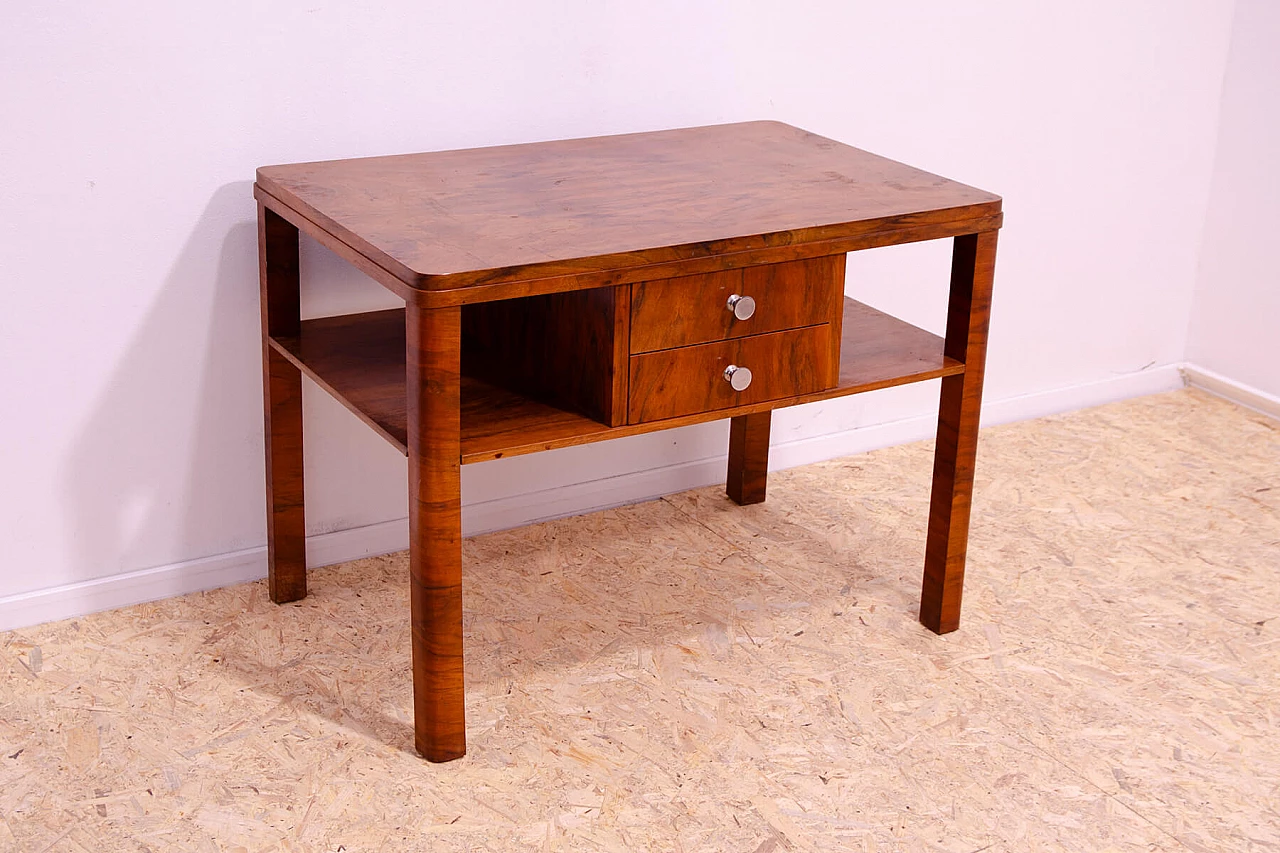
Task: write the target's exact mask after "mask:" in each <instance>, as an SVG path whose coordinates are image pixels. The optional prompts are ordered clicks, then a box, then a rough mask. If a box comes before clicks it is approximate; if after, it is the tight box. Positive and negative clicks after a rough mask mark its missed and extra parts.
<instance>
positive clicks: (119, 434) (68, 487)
mask: <svg viewBox="0 0 1280 853" xmlns="http://www.w3.org/2000/svg"><path fill="white" fill-rule="evenodd" d="M251 187H252V184H251V183H249V182H247V181H242V182H236V183H233V184H228V185H227V186H224V187H222V188H220V189H219V190H218V191H217V192H215V193H214V194H213V197H212V198H211V199H210V200H209V204H208V206H207V207H206V208H205V210H204V212H203V214H202V215H201V216H200V219H199V220H198V222H197V223H196V225H195V228H194V229H193V231H192V233H191V236H190V237H189V238H188V240H187V242H186V244H185V245H184V246H183V248H182V251H181V252H180V253H179V255H178V257H177V259H176V261H175V262H174V265H173V267H172V269H171V271H170V272H169V275H168V276H167V277H166V279H165V281H164V284H163V286H162V288H161V289H160V295H159V297H158V299H157V300H156V302H155V303H154V304H153V305H152V306H151V309H150V310H149V311H148V312H147V313H146V316H145V318H143V320H142V321H141V323H140V324H139V326H138V330H137V332H136V334H135V335H134V338H133V340H132V342H131V343H130V345H129V347H128V350H127V352H126V353H125V354H124V356H123V357H122V358H121V359H120V361H119V363H118V364H117V365H116V369H115V371H114V372H113V373H112V375H111V379H110V381H109V382H108V383H107V384H106V385H105V387H103V388H102V390H101V393H100V397H99V400H98V402H97V405H96V406H95V407H94V408H93V409H92V412H91V414H90V416H89V417H88V419H87V420H86V422H85V424H84V426H83V429H82V430H81V433H80V436H79V438H78V439H77V441H76V443H75V446H74V449H73V451H72V453H71V455H70V457H69V458H68V460H67V462H66V465H65V468H64V469H63V472H62V475H61V494H62V496H63V501H64V504H65V506H66V511H67V513H68V516H69V517H68V519H67V522H68V523H67V527H68V529H70V530H72V531H73V536H74V542H73V545H72V547H71V548H69V549H68V550H69V552H70V553H71V554H72V555H73V559H74V565H73V566H72V568H71V572H72V574H73V577H71V578H69V580H72V581H82V580H88V579H92V578H98V577H103V576H108V575H113V574H118V573H121V572H126V571H133V570H137V569H142V568H147V567H152V566H158V565H162V564H165V563H171V562H175V561H178V560H188V559H192V558H195V557H199V556H204V555H211V554H215V553H225V552H228V551H234V550H239V549H244V548H249V547H252V546H256V545H261V544H262V542H263V541H265V529H264V526H263V524H264V522H263V518H264V512H265V510H264V496H263V489H262V480H263V454H262V378H261V361H260V359H261V355H260V350H259V346H260V345H259V343H258V314H259V309H258V283H257V228H256V224H255V220H254V217H255V215H256V214H255V208H254V201H253V196H252V191H251ZM174 592H177V590H176V589H175V590H174Z"/></svg>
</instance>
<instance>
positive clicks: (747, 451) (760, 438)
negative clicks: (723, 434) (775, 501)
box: [725, 412, 773, 506]
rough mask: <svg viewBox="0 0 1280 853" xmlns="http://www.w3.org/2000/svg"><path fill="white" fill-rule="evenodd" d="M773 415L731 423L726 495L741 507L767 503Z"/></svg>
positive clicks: (746, 418) (735, 419)
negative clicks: (770, 430) (766, 484)
mask: <svg viewBox="0 0 1280 853" xmlns="http://www.w3.org/2000/svg"><path fill="white" fill-rule="evenodd" d="M772 415H773V412H757V413H755V414H751V415H738V416H737V417H735V418H730V419H729V477H728V482H727V485H726V487H725V491H727V492H728V493H729V497H730V498H731V499H732V500H733V502H734V503H736V504H738V505H739V506H746V505H747V504H758V503H763V502H764V490H765V483H766V481H767V479H768V476H769V423H770V420H771V418H772Z"/></svg>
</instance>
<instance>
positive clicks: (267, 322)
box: [258, 204, 307, 604]
mask: <svg viewBox="0 0 1280 853" xmlns="http://www.w3.org/2000/svg"><path fill="white" fill-rule="evenodd" d="M258 281H259V287H260V291H261V296H262V393H263V411H264V413H265V417H266V423H265V429H264V430H263V437H264V441H265V445H266V456H267V460H266V461H267V589H268V591H269V593H270V595H271V600H272V601H274V602H276V603H277V604H283V603H285V602H287V601H297V600H298V599H300V598H304V597H305V596H306V594H307V539H306V520H305V514H304V511H303V493H302V373H301V371H299V370H298V368H296V367H294V366H293V364H292V363H291V362H290V361H289V360H288V359H286V358H285V357H284V356H282V355H281V354H280V353H278V352H276V351H275V350H274V349H272V348H271V345H270V338H271V337H273V336H277V337H284V336H292V335H297V334H298V329H299V324H300V322H301V321H300V319H299V318H300V314H299V295H298V229H297V228H295V227H294V226H293V225H291V224H289V223H288V222H286V221H285V220H284V219H282V218H281V217H280V216H278V215H277V214H275V213H273V212H272V211H270V210H268V209H267V208H266V207H264V206H262V205H261V204H259V205H258Z"/></svg>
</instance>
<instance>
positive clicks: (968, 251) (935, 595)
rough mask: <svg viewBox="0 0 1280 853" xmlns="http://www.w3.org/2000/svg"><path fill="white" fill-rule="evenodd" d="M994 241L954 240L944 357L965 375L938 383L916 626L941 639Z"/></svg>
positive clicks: (954, 575)
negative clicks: (961, 365)
mask: <svg viewBox="0 0 1280 853" xmlns="http://www.w3.org/2000/svg"><path fill="white" fill-rule="evenodd" d="M996 234H997V232H995V231H988V232H986V233H983V234H973V235H970V236H967V237H957V238H956V241H955V248H954V250H953V254H952V261H951V299H950V302H949V303H948V308H947V337H946V354H947V356H948V357H949V358H953V359H955V360H956V361H961V362H964V366H965V369H964V373H961V374H957V375H955V376H948V377H946V378H945V379H943V380H942V394H941V403H940V405H939V409H938V440H937V444H936V447H935V450H934V457H933V492H932V497H931V499H930V506H929V534H928V538H927V540H926V543H925V562H924V586H923V589H922V591H921V595H920V621H921V622H922V623H923V624H924V625H925V626H926V627H927V628H929V629H930V630H932V631H936V632H937V633H939V634H945V633H947V632H949V631H954V630H956V628H958V627H960V601H961V595H962V592H963V588H964V568H965V555H966V552H967V544H968V540H969V512H970V507H971V503H972V498H973V471H974V462H975V459H976V456H977V450H978V419H979V415H980V414H981V408H982V379H983V374H984V373H985V364H986V357H987V328H988V325H989V323H990V319H991V285H992V282H993V280H994V278H995V266H996Z"/></svg>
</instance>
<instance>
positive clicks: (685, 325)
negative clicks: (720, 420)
mask: <svg viewBox="0 0 1280 853" xmlns="http://www.w3.org/2000/svg"><path fill="white" fill-rule="evenodd" d="M844 259H845V256H844V255H830V256H828V257H824V258H810V259H807V260H802V261H788V262H786V263H782V264H765V265H763V266H756V267H747V268H746V269H740V270H723V271H720V272H713V273H706V274H704V275H689V276H681V277H680V278H668V279H661V280H658V281H645V282H640V283H638V284H634V285H632V287H631V352H632V353H642V352H653V351H655V350H664V349H671V348H673V347H684V346H691V345H693V344H701V343H707V342H709V341H723V340H727V339H729V338H738V337H745V336H747V335H758V334H761V333H763V332H776V331H779V330H782V329H794V328H798V327H800V326H812V325H815V324H818V323H832V322H839V317H840V312H841V310H842V306H841V303H842V301H843V297H844ZM735 295H737V296H746V297H750V298H751V299H754V300H755V312H754V313H753V314H752V315H751V316H750V317H749V318H748V319H745V320H739V319H738V318H737V317H735V316H734V312H733V310H732V308H730V307H729V297H731V296H735Z"/></svg>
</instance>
